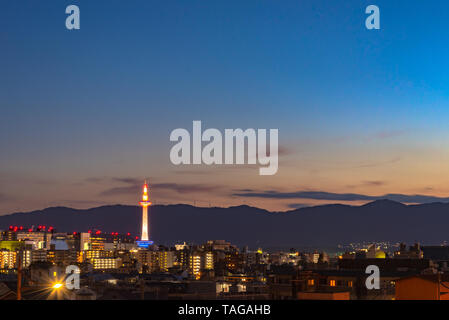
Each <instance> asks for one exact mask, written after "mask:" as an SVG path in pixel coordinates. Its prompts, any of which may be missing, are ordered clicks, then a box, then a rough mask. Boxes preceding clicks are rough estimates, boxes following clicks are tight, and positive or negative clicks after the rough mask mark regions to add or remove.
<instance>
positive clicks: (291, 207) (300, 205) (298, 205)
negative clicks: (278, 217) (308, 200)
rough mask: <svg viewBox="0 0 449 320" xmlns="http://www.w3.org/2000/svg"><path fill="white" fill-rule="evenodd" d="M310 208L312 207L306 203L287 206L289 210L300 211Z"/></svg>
mask: <svg viewBox="0 0 449 320" xmlns="http://www.w3.org/2000/svg"><path fill="white" fill-rule="evenodd" d="M307 207H310V205H308V204H305V203H289V204H287V208H289V209H300V208H307Z"/></svg>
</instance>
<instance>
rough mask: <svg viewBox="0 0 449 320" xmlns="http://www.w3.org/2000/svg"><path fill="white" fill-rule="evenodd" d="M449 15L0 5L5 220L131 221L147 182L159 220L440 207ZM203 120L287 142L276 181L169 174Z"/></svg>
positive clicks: (341, 8) (425, 8)
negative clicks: (72, 14) (95, 213)
mask: <svg viewBox="0 0 449 320" xmlns="http://www.w3.org/2000/svg"><path fill="white" fill-rule="evenodd" d="M70 4H77V5H79V6H80V10H81V30H79V31H68V30H67V29H66V28H65V18H66V14H65V8H66V6H67V5H70ZM370 4H376V5H378V6H379V7H380V10H381V30H379V31H368V30H366V28H365V18H366V16H367V15H366V14H365V8H366V6H368V5H370ZM448 14H449V3H448V2H447V1H436V0H432V1H400V0H396V1H380V0H375V1H356V0H352V1H329V0H327V1H320V0H307V1H300V0H295V1H287V0H282V1H274V0H273V1H263V0H257V1H249V0H248V1H236V0H232V1H205V0H201V1H193V0H188V1H187V0H183V1H152V0H145V1H144V0H132V1H123V0H120V1H118V0H107V1H106V0H105V1H100V0H94V1H75V0H73V1H72V0H71V1H62V0H58V1H50V0H47V1H29V0H27V1H24V0H21V1H12V0H8V1H1V3H0V43H1V50H0V70H1V71H0V72H1V77H0V214H6V213H10V212H15V211H20V210H27V211H28V210H33V209H40V208H44V207H47V206H57V205H63V206H72V207H77V208H86V207H93V206H97V205H102V204H116V203H122V204H137V201H138V196H139V195H138V193H139V185H140V184H141V183H142V182H143V180H144V179H145V178H148V179H149V181H150V187H151V197H152V199H153V200H154V201H155V202H156V203H190V204H193V203H194V201H195V204H197V205H202V206H206V205H209V203H210V204H211V205H217V206H229V205H238V204H249V205H254V206H258V207H262V208H267V209H272V210H287V209H289V208H295V207H300V206H307V205H315V204H321V203H335V202H339V203H353V204H361V203H365V202H367V201H369V200H370V199H374V198H375V197H376V196H382V195H385V194H400V195H401V197H402V195H426V196H434V197H448V196H449V184H448V182H447V180H446V179H448V177H449V121H448V120H449V45H448V39H449V28H448V27H447V24H448ZM193 120H201V121H202V122H203V127H207V128H210V127H212V128H218V129H224V128H239V127H240V128H244V129H246V128H278V129H279V143H280V145H281V148H280V153H281V157H280V165H279V171H278V174H276V175H275V176H259V175H258V166H213V167H207V166H205V165H203V166H184V167H177V166H174V165H172V164H171V163H170V160H169V150H170V148H171V146H172V145H173V144H172V143H170V141H169V135H170V132H171V131H172V130H173V129H176V128H179V127H181V128H186V129H188V130H189V131H191V127H192V121H193ZM310 191H314V192H320V193H319V194H316V193H310ZM324 192H325V193H324ZM336 194H337V195H336ZM338 194H346V196H339V195H338ZM348 194H349V195H348ZM367 196H370V197H373V198H370V197H367ZM401 197H399V198H398V197H396V198H395V199H399V200H403V201H404V202H408V203H416V202H428V201H435V200H439V199H437V198H422V197H421V198H420V197H402V198H401ZM393 198H394V197H393ZM442 200H445V201H449V199H442Z"/></svg>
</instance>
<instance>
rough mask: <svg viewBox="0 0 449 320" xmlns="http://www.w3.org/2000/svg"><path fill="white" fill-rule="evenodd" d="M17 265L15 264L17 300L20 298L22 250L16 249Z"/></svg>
mask: <svg viewBox="0 0 449 320" xmlns="http://www.w3.org/2000/svg"><path fill="white" fill-rule="evenodd" d="M17 254H18V255H19V257H18V259H17V260H18V264H19V265H18V266H17V300H22V251H20V250H19V251H17Z"/></svg>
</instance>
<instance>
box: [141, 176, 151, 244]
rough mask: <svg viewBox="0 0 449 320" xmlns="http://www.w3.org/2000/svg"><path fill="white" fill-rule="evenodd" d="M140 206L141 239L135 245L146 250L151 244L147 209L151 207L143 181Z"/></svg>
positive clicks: (146, 187)
mask: <svg viewBox="0 0 449 320" xmlns="http://www.w3.org/2000/svg"><path fill="white" fill-rule="evenodd" d="M139 204H140V205H141V206H142V237H141V238H140V241H137V245H138V246H139V247H141V248H148V246H150V245H152V244H153V241H149V240H150V239H149V236H148V207H149V206H151V201H148V185H147V182H146V181H145V184H144V185H143V194H142V201H140V202H139Z"/></svg>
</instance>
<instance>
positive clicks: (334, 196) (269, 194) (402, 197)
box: [233, 191, 449, 203]
mask: <svg viewBox="0 0 449 320" xmlns="http://www.w3.org/2000/svg"><path fill="white" fill-rule="evenodd" d="M233 196H236V197H245V198H264V199H310V200H327V201H375V200H383V199H387V200H392V201H397V202H403V203H431V202H449V197H435V196H428V195H419V194H416V195H406V194H394V193H390V194H385V195H381V196H369V195H364V194H357V193H331V192H324V191H297V192H278V191H262V192H241V193H234V194H233Z"/></svg>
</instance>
